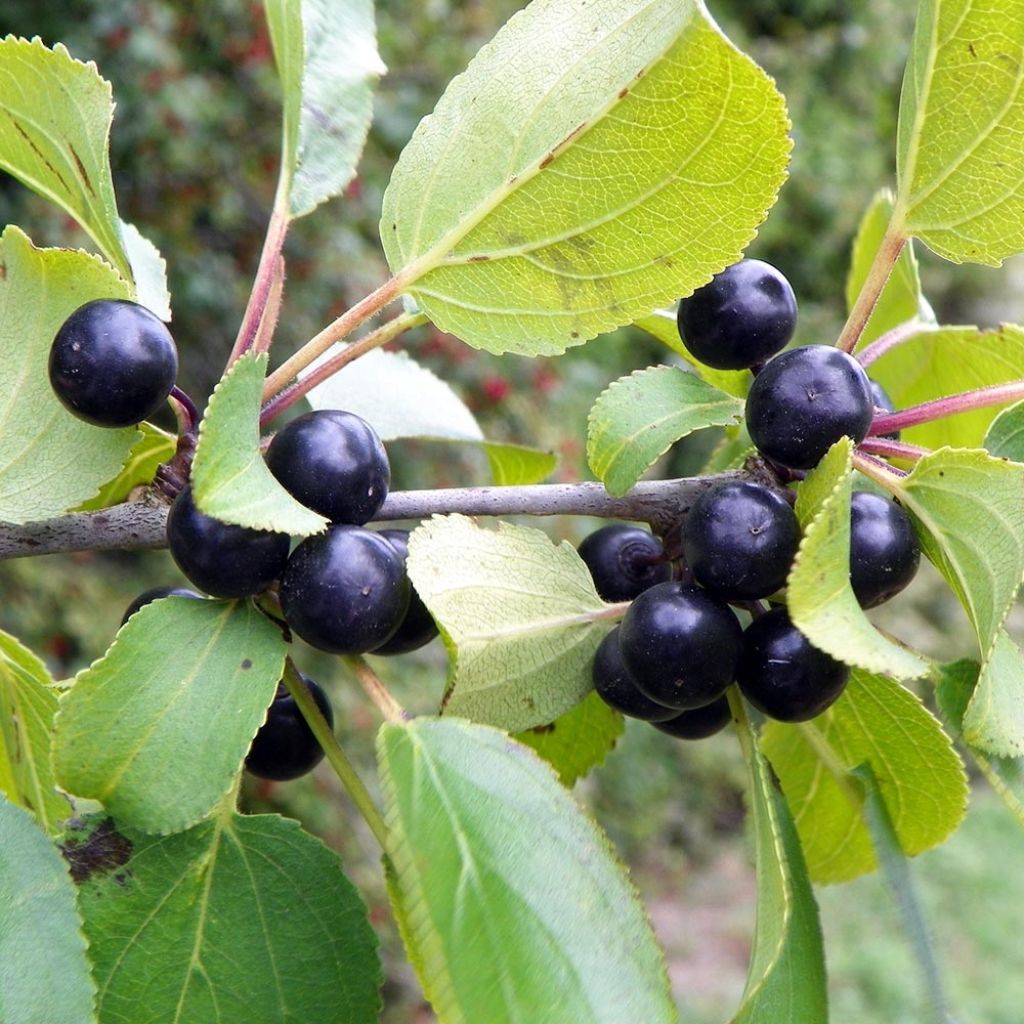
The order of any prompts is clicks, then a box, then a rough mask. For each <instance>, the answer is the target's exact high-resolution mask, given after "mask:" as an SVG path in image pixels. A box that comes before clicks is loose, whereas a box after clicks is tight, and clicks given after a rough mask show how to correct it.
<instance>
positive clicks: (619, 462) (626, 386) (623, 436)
mask: <svg viewBox="0 0 1024 1024" xmlns="http://www.w3.org/2000/svg"><path fill="white" fill-rule="evenodd" d="M742 417H743V402H742V401H740V399H738V398H734V397H733V396H732V395H727V394H725V392H723V391H719V390H718V389H717V388H714V387H712V386H711V385H710V384H705V383H704V381H702V380H701V379H700V378H699V377H698V376H696V375H695V374H692V373H687V372H686V371H685V370H680V369H679V368H678V367H676V366H652V367H649V368H648V369H646V370H637V371H636V372H634V373H631V374H630V375H629V376H628V377H622V378H620V379H619V380H617V381H615V382H614V383H613V384H611V385H609V387H608V388H607V389H606V390H605V391H604V392H602V394H601V396H600V397H599V398H598V400H597V401H596V402H595V403H594V407H593V408H592V409H591V410H590V416H589V418H588V419H587V462H588V463H589V464H590V468H591V470H593V472H594V475H595V476H597V477H598V479H600V480H602V481H604V485H605V487H606V488H607V489H608V493H609V494H612V495H614V496H616V497H617V496H619V495H622V494H625V493H626V492H627V491H628V490H629V489H630V488H631V487H632V486H633V485H634V484H635V483H636V482H637V480H639V479H640V477H641V476H642V475H643V474H644V472H646V470H648V469H650V467H651V466H652V465H654V463H655V462H656V461H657V460H658V459H659V458H660V457H661V456H662V455H664V454H665V452H666V451H668V449H669V448H670V447H671V445H673V444H674V443H675V442H676V441H678V440H679V439H680V438H682V437H686V435H687V434H692V433H693V432H694V431H695V430H702V429H703V428H704V427H724V426H727V425H729V424H735V423H738V422H739V421H740V420H741V419H742Z"/></svg>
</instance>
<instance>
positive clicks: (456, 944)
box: [377, 718, 677, 1024]
mask: <svg viewBox="0 0 1024 1024" xmlns="http://www.w3.org/2000/svg"><path fill="white" fill-rule="evenodd" d="M377 751H378V759H379V761H380V769H381V784H382V787H383V790H384V798H385V804H386V809H385V818H386V821H387V825H388V843H387V855H388V858H389V865H388V867H389V870H388V888H389V892H390V895H391V901H392V905H393V906H394V908H395V913H396V916H397V917H398V922H399V928H400V929H401V932H402V939H403V941H404V942H405V946H406V950H407V951H408V953H409V956H410V959H411V960H412V962H413V965H414V966H415V968H416V971H417V973H418V975H419V978H420V982H421V984H422V985H423V990H424V992H425V993H426V995H427V998H428V999H429V1000H430V1002H431V1004H432V1005H433V1008H434V1010H435V1012H436V1013H437V1016H438V1020H439V1021H440V1022H441V1024H469V1022H478V1021H480V1022H482V1021H486V1022H487V1024H519V1022H522V1021H527V1020H538V1019H543V1020H546V1021H566V1022H568V1021H572V1022H573V1024H623V1022H624V1021H643V1022H644V1024H662V1022H665V1024H670V1022H674V1021H676V1020H677V1017H676V1012H675V1009H674V1008H673V1005H672V999H671V996H670V994H669V986H668V977H667V975H666V973H665V967H664V964H663V961H662V955H661V951H660V950H659V948H658V946H657V943H656V942H655V939H654V936H653V934H652V932H651V929H650V925H649V924H648V922H647V919H646V916H645V914H644V911H643V907H642V906H641V904H640V901H639V899H638V898H637V895H636V892H635V891H634V889H633V887H632V885H631V884H630V883H629V880H628V877H627V875H626V873H625V871H624V870H623V868H622V867H621V866H620V865H619V864H618V862H617V861H616V860H615V857H614V854H613V852H612V849H611V846H610V844H609V843H608V840H607V838H606V837H605V836H604V835H603V833H601V832H600V831H599V829H598V828H597V826H596V825H595V824H594V823H593V822H592V821H591V820H590V819H589V818H588V817H587V816H586V815H585V814H584V813H583V811H582V810H581V809H580V808H579V806H578V805H577V804H576V803H575V802H574V801H573V799H572V797H571V796H570V795H569V794H568V793H567V792H566V791H565V790H564V789H563V788H562V786H561V785H559V783H558V781H557V780H556V779H555V777H554V774H553V773H552V771H551V770H550V768H549V767H548V766H547V765H545V764H544V763H543V762H542V761H541V760H540V759H539V758H538V757H536V756H535V755H534V754H533V753H532V751H527V750H526V749H525V748H524V747H522V746H521V745H520V744H518V743H515V742H513V741H512V740H510V739H509V738H508V736H506V735H505V734H504V733H501V732H498V731H497V730H495V729H489V728H486V727H483V726H479V725H472V724H470V723H468V722H460V721H451V720H445V719H441V720H438V719H426V718H418V719H415V720H414V721H411V722H408V723H405V724H403V725H385V726H384V727H383V728H382V729H381V731H380V734H379V737H378V741H377ZM540 1008H542V1010H541V1009H540ZM538 1012H542V1018H538Z"/></svg>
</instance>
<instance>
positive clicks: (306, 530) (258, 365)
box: [192, 354, 327, 537]
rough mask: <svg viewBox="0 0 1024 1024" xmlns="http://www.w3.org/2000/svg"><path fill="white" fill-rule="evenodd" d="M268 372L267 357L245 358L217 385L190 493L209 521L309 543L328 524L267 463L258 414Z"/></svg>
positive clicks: (201, 435) (205, 420) (201, 429)
mask: <svg viewBox="0 0 1024 1024" xmlns="http://www.w3.org/2000/svg"><path fill="white" fill-rule="evenodd" d="M266 370H267V356H266V355H265V354H264V355H252V354H247V355H244V356H242V357H241V358H239V359H236V360H235V362H234V364H233V365H232V367H231V369H230V370H229V371H228V374H227V376H226V377H224V378H223V379H222V380H221V382H220V383H219V384H218V385H217V387H216V389H215V390H214V392H213V396H212V397H211V399H210V404H209V405H208V406H207V409H206V412H205V413H204V414H203V422H202V424H201V425H200V427H199V445H198V447H197V448H196V455H195V459H194V461H193V463H192V490H193V492H194V494H195V500H196V504H197V505H198V506H199V509H200V511H202V512H205V513H206V514H207V515H208V516H213V517H214V518H216V519H220V520H222V521H223V522H225V523H236V524H237V525H239V526H247V527H249V528H250V529H253V530H276V531H278V532H279V533H290V534H292V535H294V536H298V537H305V536H308V535H309V534H311V533H319V532H320V531H321V530H323V529H325V528H326V526H327V520H326V519H325V518H324V517H323V516H322V515H320V514H319V513H317V512H314V511H313V510H312V509H309V508H306V507H305V505H300V504H299V503H298V502H297V501H296V500H295V499H294V498H293V497H292V496H291V495H290V494H289V493H288V492H287V491H286V490H285V489H284V488H283V487H282V486H281V485H280V484H279V483H278V482H277V480H276V479H275V478H274V475H273V474H272V473H271V472H270V470H269V469H268V468H267V464H266V463H265V462H264V461H263V455H262V453H261V452H260V428H259V414H260V402H261V401H262V395H263V377H264V374H265V373H266Z"/></svg>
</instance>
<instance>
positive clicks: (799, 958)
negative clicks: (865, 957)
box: [731, 720, 828, 1024]
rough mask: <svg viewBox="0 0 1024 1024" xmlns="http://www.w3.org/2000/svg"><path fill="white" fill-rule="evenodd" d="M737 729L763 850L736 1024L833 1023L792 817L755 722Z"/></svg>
mask: <svg viewBox="0 0 1024 1024" xmlns="http://www.w3.org/2000/svg"><path fill="white" fill-rule="evenodd" d="M739 728H740V729H741V730H743V733H744V735H742V736H741V741H742V743H743V746H744V752H745V754H746V757H747V768H748V771H749V774H750V790H749V797H748V802H749V805H750V815H751V819H752V826H753V834H754V847H755V850H756V853H757V928H756V931H755V933H754V944H753V948H752V949H751V953H750V968H749V971H748V974H747V984H746V988H745V990H744V993H743V1000H742V1002H741V1004H740V1008H739V1010H738V1011H737V1013H736V1016H735V1017H734V1018H733V1019H732V1022H731V1024H827V1022H828V993H827V990H826V987H825V951H824V948H823V946H822V937H821V924H820V921H819V919H818V905H817V903H816V902H815V899H814V891H813V890H812V888H811V883H810V881H809V880H808V877H807V867H806V865H805V863H804V857H803V853H802V852H801V850H800V842H799V839H798V838H797V834H796V830H795V828H794V827H793V820H792V818H791V817H790V815H789V810H788V808H787V807H786V802H785V800H783V798H782V794H781V793H779V791H778V787H777V785H776V783H775V780H774V778H773V777H772V774H771V769H770V768H769V767H768V765H767V764H766V763H765V760H764V758H763V757H762V755H761V753H760V751H758V750H757V748H756V746H755V741H754V736H753V733H752V732H750V727H749V724H748V723H747V722H746V721H745V720H742V721H741V722H740V725H739Z"/></svg>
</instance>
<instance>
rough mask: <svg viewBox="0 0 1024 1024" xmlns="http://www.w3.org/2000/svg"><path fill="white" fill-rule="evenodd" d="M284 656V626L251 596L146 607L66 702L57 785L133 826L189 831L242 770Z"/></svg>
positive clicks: (84, 675) (60, 726) (77, 681)
mask: <svg viewBox="0 0 1024 1024" xmlns="http://www.w3.org/2000/svg"><path fill="white" fill-rule="evenodd" d="M284 656H285V643H284V640H283V638H282V637H281V632H280V630H279V629H278V628H277V626H275V625H274V624H273V623H272V622H270V620H269V619H267V618H266V617H265V616H264V615H262V614H261V613H260V612H258V611H257V610H256V609H255V608H253V607H252V606H251V605H249V604H248V603H240V602H235V601H232V602H226V601H196V600H195V599H193V598H187V597H169V598H166V599H165V600H162V601H157V602H154V603H153V604H149V605H146V607H144V608H143V609H142V610H141V611H139V612H138V613H137V614H135V615H133V616H132V617H131V619H130V620H129V621H128V622H127V623H126V624H125V626H123V627H122V629H121V631H120V632H119V633H118V635H117V638H116V639H115V640H114V643H113V644H112V645H111V647H110V649H109V650H108V651H107V653H106V654H105V655H104V656H103V657H102V658H101V659H100V660H99V661H97V662H95V663H93V664H92V665H91V666H90V667H89V668H87V669H85V670H84V671H83V672H80V673H79V674H78V675H77V676H76V677H75V681H74V685H73V686H72V687H71V689H70V690H69V691H68V692H67V693H66V694H64V696H63V697H62V698H61V705H60V711H59V712H58V714H57V737H56V743H55V748H54V765H55V768H56V771H57V778H58V779H59V781H60V784H61V785H62V786H63V787H64V788H65V789H67V790H68V791H69V792H71V793H74V794H76V795H78V796H84V797H92V798H93V799H95V800H99V801H101V802H102V803H103V805H104V806H105V807H106V808H107V810H108V811H110V813H111V814H113V815H114V816H115V817H116V818H117V819H118V820H119V821H121V822H124V823H125V824H126V825H130V826H132V827H134V828H140V829H144V830H145V831H147V832H160V833H167V832H174V831H178V830H180V829H184V828H188V827H189V826H190V825H193V824H195V822H197V821H199V819H200V818H203V817H205V816H206V815H207V814H209V813H210V811H211V810H212V809H213V808H214V806H215V805H216V804H217V802H218V801H219V800H220V799H221V798H222V797H223V796H224V794H225V793H226V792H227V791H228V790H229V789H230V788H231V786H232V784H233V783H234V781H235V779H236V778H237V777H238V773H239V771H240V770H241V767H242V759H243V758H244V757H245V754H246V752H247V751H248V749H249V744H250V743H251V742H252V738H253V736H255V735H256V730H257V729H258V728H259V726H260V725H261V723H262V722H263V719H264V716H265V713H266V709H267V706H268V705H269V704H270V702H271V700H272V699H273V697H274V693H275V690H276V688H277V684H278V681H279V680H280V678H281V673H282V671H283V669H284Z"/></svg>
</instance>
